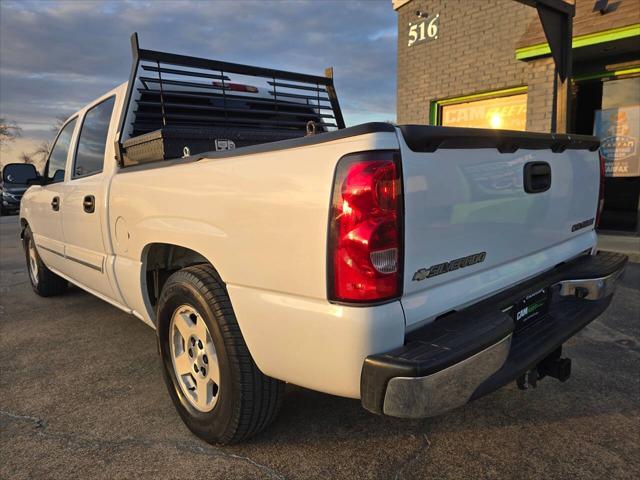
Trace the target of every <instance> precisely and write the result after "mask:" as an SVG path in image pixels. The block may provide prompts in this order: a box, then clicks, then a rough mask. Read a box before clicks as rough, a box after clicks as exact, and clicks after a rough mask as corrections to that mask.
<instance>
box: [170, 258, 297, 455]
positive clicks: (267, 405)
mask: <svg viewBox="0 0 640 480" xmlns="http://www.w3.org/2000/svg"><path fill="white" fill-rule="evenodd" d="M157 319H158V324H157V326H158V329H157V332H158V342H159V350H160V356H161V359H162V366H163V373H164V379H165V383H166V384H167V388H168V389H169V394H170V396H171V400H172V401H173V403H174V405H175V407H176V409H177V410H178V413H179V414H180V416H181V417H182V420H183V421H184V422H185V424H186V425H187V427H188V428H189V429H190V430H191V431H192V432H193V433H195V434H196V435H197V436H198V437H200V438H202V439H203V440H205V441H207V442H209V443H223V444H228V443H237V442H240V441H242V440H245V439H247V438H249V437H251V436H253V435H255V434H257V433H259V432H260V431H262V430H263V429H264V428H265V427H266V426H267V425H269V424H270V423H271V422H272V421H273V419H274V418H275V417H276V415H277V412H278V410H279V407H280V404H281V401H282V397H283V394H284V383H283V382H281V381H279V380H276V379H275V378H271V377H268V376H266V375H264V374H263V373H262V372H260V370H259V369H258V367H257V366H256V364H255V362H254V361H253V358H252V357H251V354H250V353H249V349H248V348H247V345H246V343H245V341H244V338H243V337H242V333H241V332H240V327H239V326H238V322H237V320H236V317H235V314H234V312H233V307H232V306H231V301H230V300H229V297H228V295H227V292H226V288H225V287H224V284H223V283H222V282H221V281H220V279H219V277H218V276H217V274H216V272H215V270H214V269H213V268H212V267H211V266H209V265H196V266H193V267H188V268H185V269H183V270H180V271H178V272H176V273H174V274H172V275H171V276H170V277H169V278H168V279H167V282H166V283H165V285H164V287H163V288H162V293H161V294H160V298H159V299H158V311H157Z"/></svg>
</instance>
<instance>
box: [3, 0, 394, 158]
mask: <svg viewBox="0 0 640 480" xmlns="http://www.w3.org/2000/svg"><path fill="white" fill-rule="evenodd" d="M134 31H137V32H138V34H139V36H140V45H141V47H142V48H149V49H152V50H163V51H170V52H176V53H183V54H188V55H195V56H202V57H207V58H215V59H220V60H226V61H231V62H237V63H247V64H252V65H259V66H267V67H274V68H280V69H285V70H294V71H301V72H305V73H313V74H322V73H323V72H324V68H325V67H327V66H333V67H334V73H335V82H336V88H337V91H338V96H339V98H340V99H341V105H342V109H343V111H344V113H345V120H346V123H347V125H354V124H358V123H362V122H364V121H370V120H383V121H384V120H393V119H395V79H396V74H395V68H396V14H395V12H394V11H393V9H392V7H391V0H368V1H361V2H358V1H346V0H345V1H338V0H315V1H289V0H276V1H243V0H212V1H197V2H189V1H168V0H155V1H129V0H120V1H99V0H93V1H78V0H74V1H66V2H65V1H61V2H58V1H47V0H36V1H15V2H14V1H10V0H0V117H4V118H6V119H9V120H13V121H15V122H17V123H18V124H19V125H20V126H21V127H22V129H23V135H22V138H21V139H19V140H18V141H16V142H14V144H12V145H11V146H10V147H9V148H5V149H4V150H2V152H0V155H1V156H2V163H8V162H10V161H12V160H14V159H16V158H17V156H18V155H19V154H20V153H22V152H23V151H25V152H29V151H30V150H32V149H33V148H34V147H35V145H37V144H38V143H39V142H41V141H42V140H50V139H51V137H52V135H53V134H52V133H51V125H53V124H54V123H55V119H56V117H58V116H60V115H62V114H64V115H69V114H71V113H72V112H74V111H75V110H77V109H79V108H81V107H82V106H83V105H84V104H86V103H87V102H89V101H91V100H92V99H94V98H96V97H98V96H99V95H101V94H102V93H105V92H106V91H108V90H110V89H111V88H113V87H115V86H117V85H119V84H120V83H122V82H124V81H126V80H127V77H128V75H129V69H130V65H131V54H130V46H129V36H130V35H131V33H132V32H134Z"/></svg>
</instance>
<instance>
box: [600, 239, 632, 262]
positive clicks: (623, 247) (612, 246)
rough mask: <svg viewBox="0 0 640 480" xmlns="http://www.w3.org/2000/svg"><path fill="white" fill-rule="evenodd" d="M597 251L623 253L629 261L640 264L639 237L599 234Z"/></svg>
mask: <svg viewBox="0 0 640 480" xmlns="http://www.w3.org/2000/svg"><path fill="white" fill-rule="evenodd" d="M598 249H599V250H608V251H610V252H620V253H624V254H625V255H629V260H630V261H632V262H636V263H640V236H637V235H616V234H610V233H608V232H607V233H599V234H598Z"/></svg>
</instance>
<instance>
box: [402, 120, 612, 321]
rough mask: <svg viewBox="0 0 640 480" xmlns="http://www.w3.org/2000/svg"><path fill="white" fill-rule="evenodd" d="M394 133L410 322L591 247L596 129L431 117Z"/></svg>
mask: <svg viewBox="0 0 640 480" xmlns="http://www.w3.org/2000/svg"><path fill="white" fill-rule="evenodd" d="M398 136H399V140H400V147H401V155H402V169H403V180H404V195H405V197H404V202H405V253H404V267H405V268H404V295H403V298H402V305H403V308H404V310H405V315H406V322H407V329H408V330H412V329H414V328H417V327H418V326H420V325H422V324H424V323H427V322H429V321H431V320H433V319H434V318H435V317H437V316H439V315H442V314H444V313H447V312H450V311H452V310H455V309H459V308H461V307H463V306H465V305H468V304H470V303H473V302H475V301H478V300H480V299H481V298H484V297H486V296H488V295H490V294H492V293H495V292H496V291H499V290H501V289H504V288H506V287H508V286H510V285H514V284H515V283H518V282H520V281H522V280H524V279H526V278H530V277H532V276H534V275H536V274H539V273H540V272H542V271H544V270H547V269H550V268H552V267H554V266H555V265H557V264H559V263H561V262H564V261H566V260H568V259H570V258H572V257H575V256H577V255H579V254H580V253H582V252H584V251H585V250H589V249H591V248H593V247H594V246H595V243H596V235H595V232H594V220H595V216H596V210H597V204H598V192H599V182H600V170H599V169H600V165H599V158H598V153H597V151H596V150H597V147H598V141H597V139H595V138H594V137H585V136H575V137H568V136H566V135H551V134H534V133H525V132H507V131H491V130H478V129H461V128H446V127H427V126H401V127H399V128H398ZM553 150H555V152H554V151H553ZM527 190H528V191H527ZM461 300H463V302H462V301H461Z"/></svg>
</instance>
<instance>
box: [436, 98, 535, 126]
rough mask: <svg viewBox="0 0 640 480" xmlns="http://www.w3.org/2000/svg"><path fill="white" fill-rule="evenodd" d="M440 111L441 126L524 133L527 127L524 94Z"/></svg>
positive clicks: (460, 104) (450, 107) (465, 103)
mask: <svg viewBox="0 0 640 480" xmlns="http://www.w3.org/2000/svg"><path fill="white" fill-rule="evenodd" d="M441 109H442V110H441V112H440V114H441V117H440V118H441V119H442V122H441V124H442V125H446V126H450V127H471V128H500V129H506V130H521V131H524V130H525V129H526V126H527V94H526V93H523V94H519V95H510V96H508V97H498V98H490V99H487V100H476V101H472V102H464V103H455V104H451V105H443V106H442V107H441Z"/></svg>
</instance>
